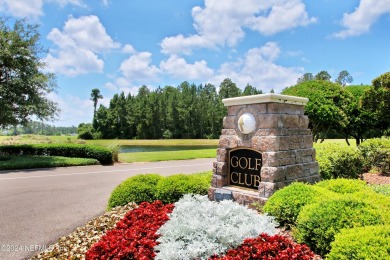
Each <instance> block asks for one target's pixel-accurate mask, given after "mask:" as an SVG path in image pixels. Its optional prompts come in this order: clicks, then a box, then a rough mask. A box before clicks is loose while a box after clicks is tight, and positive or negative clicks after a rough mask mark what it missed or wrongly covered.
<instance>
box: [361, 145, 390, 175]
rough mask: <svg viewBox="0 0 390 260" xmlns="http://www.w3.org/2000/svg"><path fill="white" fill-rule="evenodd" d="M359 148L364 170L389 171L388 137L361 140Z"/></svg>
mask: <svg viewBox="0 0 390 260" xmlns="http://www.w3.org/2000/svg"><path fill="white" fill-rule="evenodd" d="M359 150H360V151H361V153H362V156H363V158H364V160H363V162H364V168H365V170H366V171H370V170H372V171H376V172H380V173H389V172H390V138H373V139H369V140H367V141H365V142H363V143H362V144H361V145H360V146H359Z"/></svg>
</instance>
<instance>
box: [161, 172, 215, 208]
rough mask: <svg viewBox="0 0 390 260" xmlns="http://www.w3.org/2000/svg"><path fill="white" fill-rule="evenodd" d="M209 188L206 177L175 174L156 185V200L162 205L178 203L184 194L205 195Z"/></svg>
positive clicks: (208, 181) (208, 180)
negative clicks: (162, 203)
mask: <svg viewBox="0 0 390 260" xmlns="http://www.w3.org/2000/svg"><path fill="white" fill-rule="evenodd" d="M209 187H210V179H209V178H208V175H196V174H195V175H184V174H177V175H172V176H169V177H166V178H164V179H162V180H160V181H159V182H158V184H157V187H156V191H157V194H156V195H157V199H158V200H161V201H162V202H164V203H173V202H176V201H178V200H179V199H180V198H181V197H183V195H184V194H187V193H191V194H200V195H206V194H207V193H208V188H209Z"/></svg>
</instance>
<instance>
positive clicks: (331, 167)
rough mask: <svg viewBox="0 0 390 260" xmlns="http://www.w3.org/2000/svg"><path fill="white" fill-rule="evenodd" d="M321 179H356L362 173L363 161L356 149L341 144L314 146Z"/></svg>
mask: <svg viewBox="0 0 390 260" xmlns="http://www.w3.org/2000/svg"><path fill="white" fill-rule="evenodd" d="M314 147H315V149H316V159H317V161H318V163H319V165H320V175H321V178H322V179H335V178H348V179H357V178H359V176H360V174H361V173H362V171H363V159H362V156H361V153H360V151H359V150H358V149H357V148H356V147H351V146H348V145H346V144H342V143H322V144H315V145H314Z"/></svg>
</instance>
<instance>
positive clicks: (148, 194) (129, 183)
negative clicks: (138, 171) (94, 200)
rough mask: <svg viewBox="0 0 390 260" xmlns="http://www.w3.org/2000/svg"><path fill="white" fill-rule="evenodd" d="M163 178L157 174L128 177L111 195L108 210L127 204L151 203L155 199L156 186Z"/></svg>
mask: <svg viewBox="0 0 390 260" xmlns="http://www.w3.org/2000/svg"><path fill="white" fill-rule="evenodd" d="M163 178H164V177H162V176H160V175H158V174H143V175H137V176H134V177H130V178H128V179H127V180H125V181H124V182H122V183H121V184H119V185H118V186H117V187H116V188H115V189H114V190H113V191H112V193H111V196H110V198H109V200H108V209H111V208H114V207H116V206H124V205H126V204H128V203H129V202H134V203H138V204H139V203H141V202H143V201H146V202H153V201H155V200H156V199H157V198H156V194H155V191H156V186H157V183H158V181H160V180H161V179H163Z"/></svg>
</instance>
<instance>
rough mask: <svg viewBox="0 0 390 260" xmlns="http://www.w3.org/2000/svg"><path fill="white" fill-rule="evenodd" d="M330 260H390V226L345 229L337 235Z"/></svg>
mask: <svg viewBox="0 0 390 260" xmlns="http://www.w3.org/2000/svg"><path fill="white" fill-rule="evenodd" d="M331 247H332V249H331V250H330V253H329V254H328V255H327V258H326V259H329V260H350V259H378V260H382V259H389V257H390V226H389V225H383V226H382V225H379V226H366V227H359V228H351V229H343V230H341V232H340V233H338V234H336V236H335V239H334V242H332V244H331Z"/></svg>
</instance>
